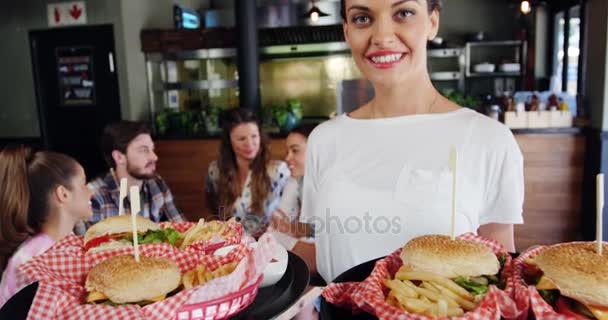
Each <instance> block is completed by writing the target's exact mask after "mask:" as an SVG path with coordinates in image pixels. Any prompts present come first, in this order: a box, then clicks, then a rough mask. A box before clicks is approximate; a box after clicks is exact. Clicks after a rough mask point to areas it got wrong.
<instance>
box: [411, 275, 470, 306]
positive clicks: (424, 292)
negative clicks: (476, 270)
mask: <svg viewBox="0 0 608 320" xmlns="http://www.w3.org/2000/svg"><path fill="white" fill-rule="evenodd" d="M403 283H404V284H405V285H407V286H408V287H410V288H412V289H414V290H415V291H416V292H417V293H418V294H420V295H421V296H424V297H426V298H428V299H429V300H431V301H433V302H439V301H440V300H447V301H446V302H447V303H448V304H449V306H450V307H458V303H456V301H454V300H453V299H449V300H448V299H445V298H444V297H443V296H442V295H441V293H437V292H435V291H432V290H429V289H426V288H421V287H417V286H416V285H415V284H413V283H412V282H411V281H409V280H404V281H403ZM424 283H426V282H424V281H423V282H422V285H424Z"/></svg>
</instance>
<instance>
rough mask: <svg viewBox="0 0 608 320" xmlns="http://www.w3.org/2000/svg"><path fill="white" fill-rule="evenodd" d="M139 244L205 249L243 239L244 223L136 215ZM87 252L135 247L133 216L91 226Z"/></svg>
mask: <svg viewBox="0 0 608 320" xmlns="http://www.w3.org/2000/svg"><path fill="white" fill-rule="evenodd" d="M136 222H137V233H138V243H139V244H142V245H143V244H155V243H168V244H170V245H172V246H175V247H177V248H179V249H182V250H193V251H205V252H207V253H212V252H213V251H215V250H216V249H218V248H220V247H222V246H227V245H234V244H238V243H240V242H241V240H242V239H243V233H244V230H243V226H242V225H241V224H240V223H237V222H234V221H227V222H223V221H205V220H204V219H200V220H199V221H198V223H192V222H185V223H168V222H163V223H161V224H157V223H155V222H153V221H152V220H150V219H146V218H144V217H142V216H136ZM83 246H84V248H85V250H86V251H87V252H97V251H103V250H110V249H117V248H123V247H130V246H133V237H132V223H131V216H128V215H122V216H114V217H109V218H106V219H104V220H101V221H99V222H97V223H96V224H94V225H93V226H91V227H90V228H89V229H88V230H87V232H86V233H85V235H84V237H83Z"/></svg>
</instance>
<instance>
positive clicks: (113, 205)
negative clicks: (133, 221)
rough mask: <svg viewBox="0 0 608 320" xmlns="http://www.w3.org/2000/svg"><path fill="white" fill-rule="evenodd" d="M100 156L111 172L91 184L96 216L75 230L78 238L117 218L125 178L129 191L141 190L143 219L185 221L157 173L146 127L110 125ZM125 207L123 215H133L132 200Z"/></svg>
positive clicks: (102, 143) (131, 122)
mask: <svg viewBox="0 0 608 320" xmlns="http://www.w3.org/2000/svg"><path fill="white" fill-rule="evenodd" d="M101 152H102V155H103V157H104V159H105V161H106V163H107V164H108V166H109V167H110V168H111V169H110V171H109V172H108V173H107V174H106V175H105V176H103V177H99V178H97V179H95V180H93V181H91V182H90V183H89V188H91V189H92V190H93V200H92V205H93V216H92V217H91V219H89V220H88V221H85V222H84V223H82V224H80V225H79V226H78V227H77V228H76V232H77V233H78V234H84V232H85V231H86V229H88V228H89V227H90V226H91V225H93V224H95V223H96V222H98V221H100V220H103V219H105V218H108V217H111V216H116V215H118V204H119V200H118V198H119V194H120V180H121V179H122V178H126V179H127V185H128V188H127V190H130V188H131V187H132V186H138V187H139V189H140V192H141V194H140V199H141V202H142V203H141V210H142V211H141V215H142V216H144V217H146V218H148V219H150V220H152V221H154V222H162V221H171V222H176V223H177V222H184V221H186V219H185V218H184V216H183V215H182V214H181V213H180V211H179V210H178V209H177V208H176V207H175V204H174V203H173V195H172V194H171V190H169V187H168V186H167V184H166V183H165V181H163V179H162V178H161V176H160V175H158V174H157V173H156V162H157V161H158V156H157V155H156V153H155V152H154V141H152V136H151V134H150V129H149V127H148V125H147V124H146V123H143V122H134V121H119V122H115V123H111V124H109V125H108V126H106V128H105V129H104V131H103V134H102V137H101ZM125 196H127V195H125ZM123 204H124V212H125V213H126V214H130V202H129V197H127V198H126V199H125V200H124V202H123Z"/></svg>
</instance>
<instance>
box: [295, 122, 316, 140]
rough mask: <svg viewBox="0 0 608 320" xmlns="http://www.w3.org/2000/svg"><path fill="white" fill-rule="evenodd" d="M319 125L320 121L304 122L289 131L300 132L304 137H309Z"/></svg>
mask: <svg viewBox="0 0 608 320" xmlns="http://www.w3.org/2000/svg"><path fill="white" fill-rule="evenodd" d="M317 125H318V123H302V124H299V125H298V126H297V127H295V128H293V129H291V131H289V134H292V133H299V134H301V135H303V136H304V138H306V139H308V136H309V135H310V133H311V132H312V130H314V129H315V128H316V127H317Z"/></svg>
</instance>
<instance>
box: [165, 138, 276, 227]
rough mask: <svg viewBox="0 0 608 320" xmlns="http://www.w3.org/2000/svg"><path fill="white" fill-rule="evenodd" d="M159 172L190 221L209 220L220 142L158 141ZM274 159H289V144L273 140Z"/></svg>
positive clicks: (213, 140) (207, 140)
mask: <svg viewBox="0 0 608 320" xmlns="http://www.w3.org/2000/svg"><path fill="white" fill-rule="evenodd" d="M155 144H156V153H157V154H158V159H159V161H158V164H157V168H158V172H159V173H160V175H161V176H162V177H163V179H165V181H166V182H167V184H168V185H169V188H171V192H172V193H173V196H174V197H175V204H176V206H177V208H178V209H179V210H181V211H182V212H184V214H185V215H186V217H187V218H188V219H189V220H197V219H198V218H201V217H207V216H209V215H210V214H211V212H210V211H209V210H208V209H207V205H206V200H205V194H204V186H205V177H206V176H207V168H208V167H209V163H211V161H213V160H215V159H217V156H218V154H219V146H220V141H219V140H218V139H205V140H202V139H201V140H158V141H156V142H155ZM270 150H271V154H272V158H273V159H283V158H284V157H285V152H286V148H285V140H284V139H273V140H272V143H271V146H270Z"/></svg>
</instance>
